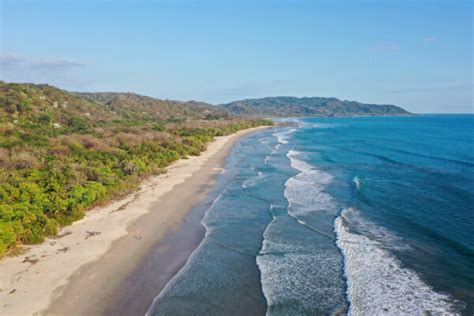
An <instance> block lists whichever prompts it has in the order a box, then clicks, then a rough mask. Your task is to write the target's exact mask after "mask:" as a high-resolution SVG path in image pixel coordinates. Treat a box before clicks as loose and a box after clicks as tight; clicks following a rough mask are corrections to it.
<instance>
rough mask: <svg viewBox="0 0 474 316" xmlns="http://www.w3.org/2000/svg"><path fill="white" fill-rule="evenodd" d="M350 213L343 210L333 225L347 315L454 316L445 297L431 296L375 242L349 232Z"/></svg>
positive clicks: (433, 292)
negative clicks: (448, 315) (346, 302)
mask: <svg viewBox="0 0 474 316" xmlns="http://www.w3.org/2000/svg"><path fill="white" fill-rule="evenodd" d="M351 212H352V209H345V210H343V212H342V214H341V216H339V217H337V218H336V220H335V223H334V229H335V232H336V235H337V241H336V244H337V246H338V247H339V249H340V250H341V252H342V254H343V257H344V272H345V275H346V278H347V296H348V300H349V302H350V314H352V315H424V314H427V313H432V314H434V315H447V314H456V311H455V309H454V305H453V304H454V303H455V302H454V300H453V299H452V298H451V297H450V296H449V295H446V294H441V293H437V292H435V291H434V290H433V289H432V288H431V287H430V286H429V285H427V284H426V283H425V282H423V280H422V279H421V278H420V277H419V276H418V275H417V274H416V273H415V272H414V271H412V270H410V269H407V268H403V267H402V264H401V262H400V261H399V260H398V259H397V258H396V257H395V256H394V255H392V254H391V253H390V252H389V251H388V250H386V249H384V246H383V245H382V244H381V243H380V242H379V241H376V240H373V239H371V238H368V237H367V236H364V235H361V234H357V233H355V232H351V231H350V230H349V229H348V227H347V225H348V223H349V221H350V220H351V219H352V217H351V215H352V214H351ZM358 220H359V221H360V218H359V219H358ZM366 226H367V227H370V226H371V225H370V224H367V225H366Z"/></svg>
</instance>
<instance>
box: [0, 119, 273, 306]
mask: <svg viewBox="0 0 474 316" xmlns="http://www.w3.org/2000/svg"><path fill="white" fill-rule="evenodd" d="M264 128H268V127H257V128H252V129H247V130H243V131H239V132H237V133H234V134H232V135H228V136H222V137H216V139H215V140H214V142H212V143H210V144H209V145H208V148H207V150H206V151H205V152H202V153H201V155H200V156H192V157H189V158H188V159H180V160H178V161H176V162H174V163H173V164H171V165H170V166H169V167H167V168H166V170H167V172H166V173H164V174H161V175H158V176H155V177H152V178H150V179H148V180H145V181H144V182H143V183H142V185H141V186H140V189H139V190H138V191H137V192H134V193H132V194H130V195H128V196H127V197H125V198H123V199H121V200H119V201H113V202H111V203H110V204H108V205H106V206H102V207H97V208H94V209H92V210H90V211H88V212H87V213H86V216H85V217H84V218H83V219H82V220H79V221H77V222H75V223H73V224H72V225H70V226H67V227H64V228H63V229H61V231H60V232H59V234H58V236H56V237H54V238H48V239H46V241H45V242H44V243H42V244H39V245H33V246H25V247H24V248H25V253H23V254H22V255H19V256H15V257H6V258H3V259H2V260H1V261H0V301H1V302H2V303H1V305H0V314H4V315H33V314H35V315H37V314H41V315H60V314H76V315H77V314H94V315H103V314H109V313H112V311H113V308H112V307H113V305H114V301H116V299H117V298H118V297H120V298H123V297H127V295H128V297H129V299H128V300H125V302H127V301H129V302H131V301H133V300H132V299H131V298H135V299H136V295H135V294H134V293H136V292H133V291H134V290H135V291H140V295H139V296H140V297H141V299H140V300H137V301H140V304H141V305H140V304H137V303H135V304H133V306H135V308H139V307H140V306H142V308H143V304H146V300H147V299H149V297H150V296H151V295H152V297H151V301H149V305H147V306H144V310H145V312H146V310H147V309H148V308H149V306H150V305H151V303H152V301H153V299H154V297H155V296H156V295H158V292H159V290H160V289H161V288H159V287H158V288H157V287H156V286H157V285H158V286H159V285H160V284H162V286H164V284H166V283H167V281H168V280H169V279H171V278H172V277H173V275H174V273H175V272H177V271H179V269H180V268H181V266H182V264H181V265H180V262H183V260H184V262H185V261H186V260H187V256H186V255H185V252H182V253H181V257H179V258H178V259H175V258H168V259H169V260H167V261H169V263H170V264H171V265H168V266H167V267H165V268H166V270H167V271H166V273H162V275H161V277H160V278H150V277H149V276H147V275H146V274H145V273H144V272H143V271H144V270H143V267H145V266H146V267H147V268H146V269H145V270H146V271H149V270H150V269H152V268H153V265H150V263H152V262H153V256H155V257H156V256H157V255H160V256H161V255H163V256H166V254H165V253H166V248H167V247H163V245H160V244H159V243H160V241H162V240H164V239H166V236H168V235H169V234H170V233H172V232H173V231H176V230H178V229H179V227H180V226H181V224H183V222H185V219H186V218H187V216H188V215H189V214H191V213H193V212H192V210H193V208H195V207H196V208H199V205H200V204H202V203H203V202H204V201H206V197H207V196H208V195H209V194H210V192H211V191H212V188H213V187H214V184H215V182H216V179H217V177H218V175H219V174H221V173H222V172H223V170H224V169H223V168H224V166H225V161H226V158H227V157H228V154H229V153H230V150H231V148H232V147H233V146H234V144H235V143H236V142H237V141H238V140H239V139H240V138H241V137H243V136H245V135H248V134H250V133H253V132H255V131H258V130H261V129H264ZM203 205H204V204H203ZM198 226H199V225H198ZM192 239H193V238H191V241H193V240H192ZM194 239H195V237H194ZM194 241H196V240H194ZM199 242H200V241H197V244H199ZM165 244H166V243H165ZM188 245H191V246H192V243H191V244H188ZM196 246H197V245H196ZM187 248H188V250H187V251H188V252H189V249H190V247H187ZM191 248H192V247H191ZM193 250H194V248H192V249H191V252H192V251H193ZM189 254H190V253H189ZM189 254H188V256H189ZM173 257H176V256H175V254H174V253H173ZM165 261H166V260H165ZM147 262H148V265H147V264H146V263H147ZM183 264H184V263H183ZM173 265H174V267H172V266H173ZM170 267H171V268H170ZM140 269H141V270H140ZM147 269H148V270H147ZM176 269H177V270H176ZM130 276H135V277H138V278H139V279H140V280H141V282H142V283H140V281H135V282H133V281H131V285H130V284H128V283H130V282H129V280H130V278H129V277H130ZM127 278H128V279H127ZM132 279H133V278H132ZM150 279H152V280H155V281H154V282H151V283H150V282H148V283H147V284H145V286H144V284H143V281H144V280H145V281H146V280H150ZM126 281H127V282H128V283H124V282H126ZM127 284H128V285H127ZM162 286H161V287H162ZM145 294H146V295H145ZM145 296H146V297H145ZM121 301H123V300H121ZM124 306H125V305H124ZM130 307H131V306H130ZM129 310H130V309H129ZM132 312H133V313H134V314H137V312H138V310H133V309H132V310H130V313H132ZM114 313H116V311H115V312H114ZM138 313H139V312H138ZM123 315H126V314H123Z"/></svg>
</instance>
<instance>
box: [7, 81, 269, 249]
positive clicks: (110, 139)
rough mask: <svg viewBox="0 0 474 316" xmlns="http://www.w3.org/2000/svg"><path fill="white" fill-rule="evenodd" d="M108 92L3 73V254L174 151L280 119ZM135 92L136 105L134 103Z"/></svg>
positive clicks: (191, 151)
mask: <svg viewBox="0 0 474 316" xmlns="http://www.w3.org/2000/svg"><path fill="white" fill-rule="evenodd" d="M101 97H102V98H103V99H104V100H106V102H109V103H108V104H105V103H103V102H104V100H101V98H100V97H97V96H96V97H94V96H92V95H87V96H84V95H81V94H73V93H69V92H66V91H63V90H60V89H57V88H54V87H51V86H48V85H32V84H7V83H3V82H0V256H1V255H2V254H4V253H5V252H6V251H7V250H8V249H9V248H11V247H12V246H14V245H16V244H18V243H38V242H41V241H43V240H44V238H45V237H46V236H50V235H54V234H56V233H57V230H58V228H59V227H61V226H64V225H68V224H71V223H72V222H73V221H75V220H78V219H80V218H82V217H83V216H84V211H86V210H87V209H88V208H91V207H92V206H94V205H97V204H99V203H103V202H106V201H108V200H110V199H112V198H114V197H117V196H120V195H123V194H125V193H127V192H129V191H130V190H133V189H135V188H136V187H137V185H138V184H139V182H140V180H141V179H143V178H144V177H146V176H148V175H151V174H157V173H160V172H163V168H165V167H166V166H168V165H169V164H170V163H172V162H173V161H175V160H177V159H180V158H184V157H187V156H189V155H199V154H200V152H202V151H203V150H205V149H206V145H207V144H208V143H209V142H210V141H212V140H213V139H214V137H216V136H221V135H228V134H230V133H234V132H236V131H238V130H240V129H245V128H249V127H254V126H259V125H265V124H271V122H270V121H267V120H250V119H235V118H233V117H231V116H230V115H229V114H227V113H225V112H222V110H216V111H214V110H212V109H207V108H205V107H203V105H200V104H189V105H186V104H181V103H179V102H178V103H177V104H179V106H176V107H175V108H173V104H174V103H173V102H174V101H173V102H171V101H160V100H155V99H151V98H147V97H141V96H136V95H132V96H127V97H124V98H123V99H122V98H120V97H119V99H120V100H116V99H115V97H117V96H116V95H112V97H110V95H105V96H101ZM111 98H112V100H111ZM130 98H132V99H133V104H134V106H127V102H128V101H129V99H130ZM130 102H132V101H130ZM140 102H141V103H140ZM150 102H151V103H150ZM160 102H164V104H165V105H164V106H163V108H161V107H160V106H161V104H162V103H160ZM111 103H113V105H110V104H111ZM186 106H189V107H192V108H191V109H188V108H186ZM170 107H171V108H173V110H172V111H171V110H170ZM200 107H202V108H200ZM199 109H201V111H199ZM206 111H207V112H206ZM203 113H204V114H203Z"/></svg>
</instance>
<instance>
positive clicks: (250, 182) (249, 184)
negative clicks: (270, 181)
mask: <svg viewBox="0 0 474 316" xmlns="http://www.w3.org/2000/svg"><path fill="white" fill-rule="evenodd" d="M266 178H268V175H266V174H264V173H263V172H260V171H259V172H258V174H257V175H256V176H255V177H252V178H249V179H247V180H245V181H244V182H242V188H244V189H248V188H253V187H256V186H257V185H258V184H259V183H260V182H261V181H262V180H265V179H266Z"/></svg>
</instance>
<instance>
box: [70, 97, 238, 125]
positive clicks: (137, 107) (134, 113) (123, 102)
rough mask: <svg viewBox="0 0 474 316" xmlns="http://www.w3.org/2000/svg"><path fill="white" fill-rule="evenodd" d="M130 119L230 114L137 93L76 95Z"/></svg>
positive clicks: (162, 118)
mask: <svg viewBox="0 0 474 316" xmlns="http://www.w3.org/2000/svg"><path fill="white" fill-rule="evenodd" d="M75 94H76V95H78V96H81V97H84V98H86V99H88V100H90V101H93V102H97V103H99V104H101V105H103V106H105V107H106V108H107V109H108V110H111V111H113V112H115V113H119V114H121V115H123V116H125V117H126V118H129V119H145V118H153V119H157V120H167V121H173V120H175V121H183V120H185V119H203V120H211V119H217V118H227V117H229V115H228V112H227V111H225V110H224V109H222V108H218V107H215V106H212V105H210V104H207V103H203V102H195V101H189V102H181V101H174V100H160V99H155V98H151V97H147V96H143V95H139V94H135V93H115V92H98V93H75Z"/></svg>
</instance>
